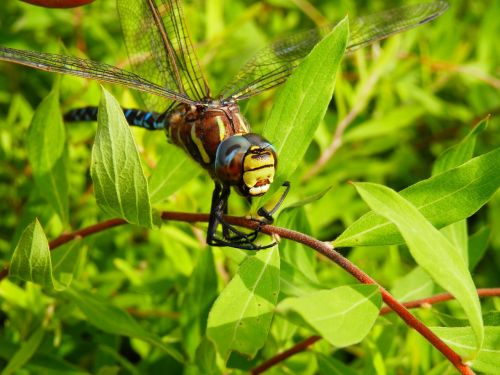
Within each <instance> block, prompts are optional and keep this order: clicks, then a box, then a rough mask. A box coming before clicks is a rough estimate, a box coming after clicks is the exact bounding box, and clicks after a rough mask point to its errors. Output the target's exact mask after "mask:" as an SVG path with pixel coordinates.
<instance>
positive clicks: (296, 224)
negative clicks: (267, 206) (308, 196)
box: [276, 206, 317, 281]
mask: <svg viewBox="0 0 500 375" xmlns="http://www.w3.org/2000/svg"><path fill="white" fill-rule="evenodd" d="M276 225H278V226H280V227H284V228H288V229H292V230H296V231H299V232H301V233H305V234H310V233H311V225H310V224H309V221H308V219H307V214H306V211H305V209H304V207H301V206H296V207H293V208H290V207H287V208H286V209H284V210H283V211H281V213H280V215H279V217H278V220H277V221H276ZM279 248H280V257H281V259H282V260H286V261H288V262H289V263H290V264H292V265H294V267H295V268H298V269H299V270H300V271H301V273H302V274H304V275H307V277H308V278H309V279H310V280H312V281H317V277H316V271H315V267H316V255H315V253H314V252H313V251H309V249H308V248H307V247H306V246H305V245H303V244H300V243H296V242H294V241H282V242H281V243H280V244H279Z"/></svg>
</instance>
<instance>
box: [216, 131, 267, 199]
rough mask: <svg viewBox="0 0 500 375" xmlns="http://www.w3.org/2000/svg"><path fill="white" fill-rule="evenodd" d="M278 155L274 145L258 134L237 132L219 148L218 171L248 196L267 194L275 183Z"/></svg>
mask: <svg viewBox="0 0 500 375" xmlns="http://www.w3.org/2000/svg"><path fill="white" fill-rule="evenodd" d="M276 164H277V158H276V151H275V150H274V147H273V146H272V145H271V144H270V143H269V142H268V141H266V140H265V139H264V138H262V137H261V136H259V135H257V134H252V133H250V134H245V135H236V136H232V137H230V138H228V139H226V140H224V141H223V142H222V143H221V144H220V145H219V148H218V149H217V155H216V160H215V173H216V175H217V177H218V178H219V179H220V180H221V181H222V182H224V183H228V184H230V185H232V186H234V187H235V188H236V190H237V191H238V192H239V193H240V194H241V195H243V196H246V197H257V196H260V195H263V194H265V193H266V192H267V191H268V190H269V187H270V185H271V183H272V182H273V179H274V173H275V170H276Z"/></svg>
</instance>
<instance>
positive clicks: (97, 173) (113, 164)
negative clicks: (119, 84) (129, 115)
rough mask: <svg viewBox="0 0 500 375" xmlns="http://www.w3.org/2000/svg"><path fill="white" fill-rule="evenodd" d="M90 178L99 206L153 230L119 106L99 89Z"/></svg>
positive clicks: (136, 160)
mask: <svg viewBox="0 0 500 375" xmlns="http://www.w3.org/2000/svg"><path fill="white" fill-rule="evenodd" d="M91 175H92V180H93V181H94V190H95V196H96V200H97V203H98V204H99V207H100V208H101V209H102V210H103V211H104V212H105V213H106V214H108V215H110V216H114V217H120V218H123V219H125V220H127V221H128V222H129V223H132V224H137V225H142V226H145V227H148V228H152V227H153V218H152V211H151V203H150V200H149V194H148V182H147V180H146V176H145V175H144V172H143V170H142V166H141V161H140V158H139V152H138V151H137V147H136V145H135V142H134V138H133V136H132V133H131V131H130V129H129V126H128V124H127V121H126V120H125V116H124V115H123V111H122V109H121V108H120V105H119V104H118V102H117V101H116V99H115V98H113V96H111V94H110V93H109V92H107V91H106V90H105V89H104V88H103V89H102V98H101V103H100V104H99V113H98V127H97V134H96V139H95V143H94V147H93V148H92V165H91Z"/></svg>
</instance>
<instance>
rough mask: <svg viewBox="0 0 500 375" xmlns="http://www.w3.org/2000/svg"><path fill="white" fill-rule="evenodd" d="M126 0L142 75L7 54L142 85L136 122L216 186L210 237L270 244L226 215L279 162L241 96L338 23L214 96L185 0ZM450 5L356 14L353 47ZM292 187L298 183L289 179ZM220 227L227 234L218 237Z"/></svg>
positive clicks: (296, 59)
mask: <svg viewBox="0 0 500 375" xmlns="http://www.w3.org/2000/svg"><path fill="white" fill-rule="evenodd" d="M116 2H117V9H118V13H119V15H120V21H121V24H122V30H123V34H124V38H125V43H126V46H127V51H128V54H129V60H130V64H131V67H132V71H133V72H130V71H126V70H122V69H119V68H117V67H114V66H111V65H106V64H102V63H99V62H95V61H91V60H85V59H79V58H75V57H70V56H62V55H54V54H48V53H43V52H33V51H23V50H16V49H12V48H5V47H0V60H5V61H10V62H14V63H17V64H22V65H27V66H30V67H33V68H36V69H41V70H46V71H51V72H57V73H62V74H71V75H76V76H79V77H84V78H88V79H94V80H97V81H101V82H107V83H115V84H119V85H123V86H126V87H129V88H131V89H133V90H138V91H140V92H141V93H142V95H143V97H142V99H143V101H144V103H146V105H147V106H148V107H149V108H148V110H149V111H141V110H136V109H125V110H124V113H125V117H126V118H127V120H128V122H129V124H130V125H134V126H140V127H143V128H145V129H148V130H159V129H165V130H166V132H167V135H168V138H169V139H170V141H171V142H172V143H174V144H175V145H177V146H179V147H181V148H183V149H184V150H185V151H186V152H187V153H188V154H189V155H190V156H191V157H192V158H193V159H194V160H196V161H197V162H198V163H199V164H200V165H201V166H202V167H203V168H205V169H206V170H207V171H208V172H209V173H210V175H211V177H212V178H213V180H214V182H215V189H214V193H213V195H212V207H211V210H210V220H209V226H208V234H207V242H208V243H209V244H211V245H218V246H222V245H229V246H233V247H238V248H243V249H259V248H262V247H260V246H258V245H255V244H254V240H255V239H256V237H257V234H258V230H256V231H254V232H252V233H250V234H246V233H242V232H241V231H239V230H237V229H236V228H233V227H232V226H230V225H229V224H227V223H226V222H225V221H224V217H223V215H224V214H226V213H227V211H228V207H227V201H228V197H229V192H230V188H231V187H233V188H234V189H235V190H236V191H237V192H238V193H240V194H241V195H243V196H245V197H247V198H252V197H256V196H260V195H263V194H265V193H266V192H267V191H268V190H269V187H270V185H271V183H272V182H273V179H274V174H275V171H276V166H277V156H276V151H275V149H274V148H273V146H272V145H271V144H270V143H269V142H268V141H266V140H265V139H263V138H262V137H260V136H259V135H257V134H253V133H251V130H250V127H249V126H248V124H247V123H246V121H245V119H244V118H243V117H242V115H241V114H240V110H239V107H238V104H237V102H238V101H240V100H244V99H248V98H250V97H252V96H255V95H257V94H259V93H261V92H263V91H265V90H268V89H270V88H273V87H275V86H278V85H280V84H282V83H283V82H285V81H286V80H287V78H288V77H289V76H290V74H292V72H293V70H294V69H295V68H296V67H297V66H298V64H299V63H300V61H301V60H302V59H303V58H304V57H305V56H307V54H308V53H309V52H310V51H311V49H312V48H313V47H314V46H315V45H316V44H317V43H318V42H319V41H320V40H321V38H322V36H323V35H325V34H326V33H328V32H329V31H330V30H331V29H332V28H333V27H334V26H335V25H336V23H333V24H331V25H328V26H325V27H323V28H321V29H316V30H311V31H308V32H304V33H300V34H297V35H292V36H290V37H288V38H283V39H281V40H278V41H277V42H275V43H273V44H271V45H269V46H268V47H266V48H264V49H262V50H261V51H259V52H258V53H257V54H256V55H255V56H254V57H253V58H252V59H250V61H249V62H248V63H247V64H246V65H245V66H243V68H242V69H241V71H240V72H239V73H238V74H237V75H236V76H235V78H234V79H232V80H230V81H229V83H228V84H227V85H226V86H225V87H224V88H223V89H222V91H221V93H220V95H219V96H218V97H219V98H221V99H220V100H213V99H210V98H211V95H210V90H209V88H208V85H207V83H206V80H205V78H204V76H203V73H202V71H201V67H200V66H199V64H198V60H197V58H196V54H195V51H194V48H193V45H192V42H191V39H190V37H189V33H188V31H187V28H186V25H185V21H184V18H183V13H182V9H181V6H180V0H116ZM447 8H448V4H447V3H446V1H444V0H437V1H432V2H428V3H422V4H413V5H408V6H403V7H400V8H395V9H392V10H388V11H385V12H382V13H377V14H373V15H369V16H366V17H363V18H359V19H355V20H349V21H350V24H349V29H350V39H349V41H348V45H347V48H346V53H350V52H352V51H354V50H356V49H358V48H361V47H363V46H366V45H368V44H370V43H373V42H374V41H377V40H380V39H383V38H386V37H388V36H390V35H392V34H396V33H399V32H402V31H405V30H408V29H411V28H413V27H416V26H419V25H422V24H424V23H427V22H429V21H431V20H433V19H435V18H436V17H438V16H439V15H441V14H442V13H443V12H444V11H445V10H446V9H447ZM152 47H154V48H152ZM175 103H177V105H176V106H173V104H175ZM170 108H173V109H170ZM151 110H155V111H157V112H151ZM96 114H97V110H96V108H95V107H94V108H92V107H87V108H84V109H80V110H74V111H71V112H69V113H68V114H67V115H66V116H65V119H66V120H68V121H82V120H84V121H89V120H95V119H96ZM283 126H287V124H283ZM277 141H279V140H277ZM284 185H285V186H286V187H287V189H288V186H289V184H287V183H285V184H284ZM286 191H288V190H286ZM285 195H286V193H285V194H284V195H283V196H282V198H281V199H280V201H279V203H278V205H279V204H280V203H281V202H282V201H283V198H284V196H285ZM275 211H276V207H275V208H273V209H272V210H271V211H266V210H265V209H261V210H259V212H260V213H262V216H263V217H265V218H266V219H267V221H268V222H269V221H272V217H271V216H272V214H273V213H274V212H275ZM219 225H221V226H222V229H223V230H222V238H221V237H218V236H217V235H216V231H217V228H218V226H219Z"/></svg>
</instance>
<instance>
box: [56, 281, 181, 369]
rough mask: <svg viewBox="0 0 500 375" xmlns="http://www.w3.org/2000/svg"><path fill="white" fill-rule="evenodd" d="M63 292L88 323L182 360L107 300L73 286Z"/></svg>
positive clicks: (177, 354) (170, 347) (175, 351)
mask: <svg viewBox="0 0 500 375" xmlns="http://www.w3.org/2000/svg"><path fill="white" fill-rule="evenodd" d="M63 294H64V296H65V297H66V298H68V299H69V300H70V301H71V302H73V303H74V304H75V305H76V306H78V308H79V309H80V310H81V311H82V313H83V314H84V315H85V317H86V318H87V320H88V322H89V323H90V324H92V325H94V326H96V327H97V328H99V329H101V330H103V331H104V332H107V333H111V334H114V335H125V336H129V337H134V338H137V339H140V340H143V341H146V342H148V343H150V344H152V345H154V346H156V347H157V348H159V349H161V350H163V351H164V352H165V353H167V354H169V355H170V356H172V358H174V359H176V360H177V361H179V362H181V363H182V362H184V358H183V356H182V354H181V353H179V352H178V351H177V350H176V349H175V348H173V347H172V346H171V345H169V344H166V343H164V342H163V341H161V339H160V338H159V337H157V336H156V335H154V334H152V333H149V332H148V331H146V330H145V329H144V328H142V326H140V325H139V323H137V321H135V320H134V319H133V318H132V317H131V316H130V315H129V314H127V313H126V312H125V311H123V310H120V309H119V308H117V307H116V306H113V305H112V304H110V303H109V300H107V299H105V298H101V297H99V296H96V295H92V294H90V293H89V292H86V291H83V290H78V289H75V288H67V289H66V290H65V291H64V292H63Z"/></svg>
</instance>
